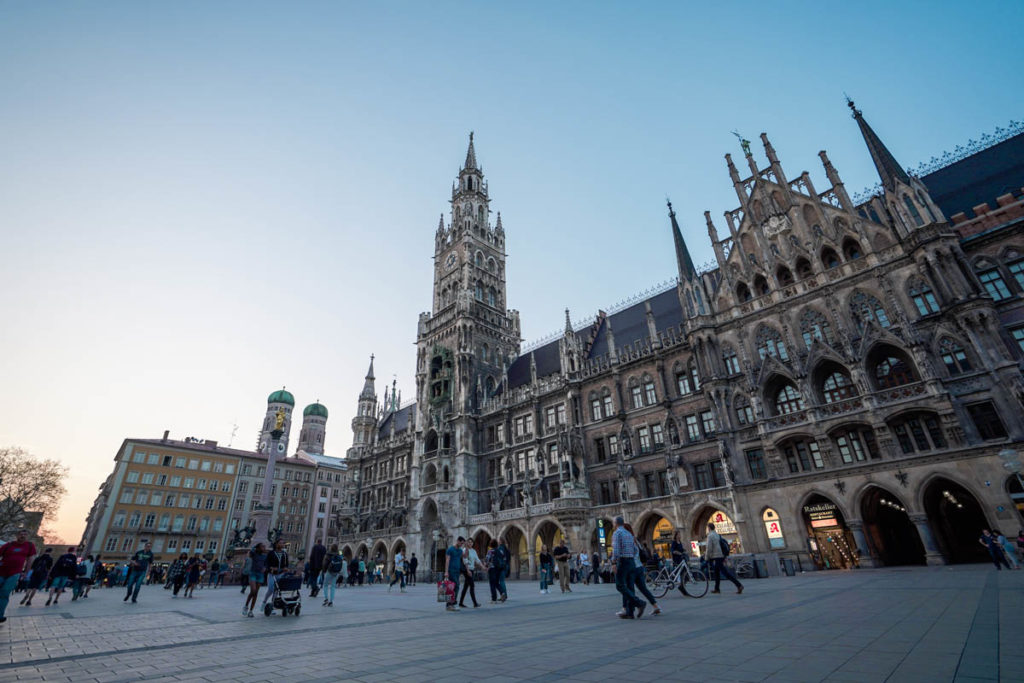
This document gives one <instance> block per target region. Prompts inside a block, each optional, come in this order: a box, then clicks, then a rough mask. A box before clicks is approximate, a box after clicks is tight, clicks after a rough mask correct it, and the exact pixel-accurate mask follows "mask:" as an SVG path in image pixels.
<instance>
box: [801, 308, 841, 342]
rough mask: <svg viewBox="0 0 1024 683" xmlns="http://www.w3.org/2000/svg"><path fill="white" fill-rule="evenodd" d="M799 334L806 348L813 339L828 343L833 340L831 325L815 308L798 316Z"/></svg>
mask: <svg viewBox="0 0 1024 683" xmlns="http://www.w3.org/2000/svg"><path fill="white" fill-rule="evenodd" d="M800 334H801V336H803V338H804V344H805V345H806V346H807V347H808V348H810V346H811V344H812V343H813V342H814V340H815V339H817V340H818V341H823V342H827V343H829V344H831V343H832V342H833V336H832V326H831V325H830V324H829V322H828V318H826V317H825V316H824V314H822V313H821V312H819V311H815V310H809V311H807V312H806V313H804V314H803V315H802V316H801V317H800Z"/></svg>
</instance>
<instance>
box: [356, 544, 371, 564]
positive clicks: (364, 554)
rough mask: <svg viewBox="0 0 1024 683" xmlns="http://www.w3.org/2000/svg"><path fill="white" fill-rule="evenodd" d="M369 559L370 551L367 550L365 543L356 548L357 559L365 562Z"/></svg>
mask: <svg viewBox="0 0 1024 683" xmlns="http://www.w3.org/2000/svg"><path fill="white" fill-rule="evenodd" d="M368 557H369V550H368V549H367V547H366V544H365V543H360V544H359V545H358V546H356V559H358V560H365V559H366V558H368Z"/></svg>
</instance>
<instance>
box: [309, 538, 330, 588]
mask: <svg viewBox="0 0 1024 683" xmlns="http://www.w3.org/2000/svg"><path fill="white" fill-rule="evenodd" d="M326 556H327V548H325V547H324V545H323V543H321V542H320V539H319V538H318V539H316V545H314V546H313V549H312V550H311V551H309V586H310V588H312V589H313V590H312V592H311V593H310V596H315V595H316V594H317V590H318V589H317V579H318V578H319V577H320V572H322V571H323V570H324V557H326Z"/></svg>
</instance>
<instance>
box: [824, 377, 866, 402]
mask: <svg viewBox="0 0 1024 683" xmlns="http://www.w3.org/2000/svg"><path fill="white" fill-rule="evenodd" d="M821 393H822V396H823V397H824V399H825V403H836V402H838V401H842V400H844V399H847V398H851V397H853V396H855V395H856V394H857V390H856V388H855V387H854V385H853V381H852V380H851V379H850V376H849V375H847V374H846V373H844V372H841V371H839V370H836V371H835V372H833V373H832V374H831V375H829V376H828V377H826V378H825V382H824V383H823V384H822V385H821Z"/></svg>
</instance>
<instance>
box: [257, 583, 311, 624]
mask: <svg viewBox="0 0 1024 683" xmlns="http://www.w3.org/2000/svg"><path fill="white" fill-rule="evenodd" d="M301 588H302V577H301V576H297V575H295V574H281V575H280V576H278V577H277V581H275V582H274V594H273V595H272V596H271V598H270V600H268V601H267V604H265V605H264V606H263V614H264V615H265V616H268V617H269V616H270V615H271V614H273V612H274V610H275V609H279V610H281V616H282V617H286V616H288V615H289V614H294V615H295V616H299V612H300V611H302V594H301V592H300V589H301Z"/></svg>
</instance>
